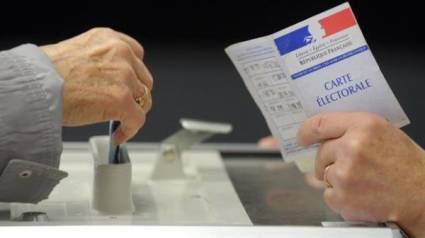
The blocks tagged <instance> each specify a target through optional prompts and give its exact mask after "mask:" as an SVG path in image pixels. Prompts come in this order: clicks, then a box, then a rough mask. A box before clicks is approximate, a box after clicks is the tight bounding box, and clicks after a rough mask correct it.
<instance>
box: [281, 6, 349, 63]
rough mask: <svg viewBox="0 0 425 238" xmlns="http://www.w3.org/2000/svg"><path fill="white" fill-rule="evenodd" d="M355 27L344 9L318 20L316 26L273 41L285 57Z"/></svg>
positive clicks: (347, 11)
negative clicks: (317, 40) (317, 41)
mask: <svg viewBox="0 0 425 238" xmlns="http://www.w3.org/2000/svg"><path fill="white" fill-rule="evenodd" d="M355 25H357V22H356V19H355V17H354V15H353V12H352V11H351V8H346V9H344V10H341V11H339V12H337V13H334V14H332V15H329V16H327V17H325V18H322V19H320V20H319V21H318V23H317V24H311V25H307V26H304V27H301V28H299V29H297V30H295V31H292V32H290V33H288V34H286V35H283V36H281V37H279V38H276V39H275V40H274V41H275V44H276V46H277V48H278V50H279V53H280V55H285V54H288V53H290V52H292V51H294V50H297V49H299V48H302V47H304V46H306V45H309V44H311V43H313V42H315V40H316V39H320V38H326V37H328V36H331V35H333V34H335V33H338V32H340V31H342V30H345V29H347V28H350V27H352V26H355Z"/></svg>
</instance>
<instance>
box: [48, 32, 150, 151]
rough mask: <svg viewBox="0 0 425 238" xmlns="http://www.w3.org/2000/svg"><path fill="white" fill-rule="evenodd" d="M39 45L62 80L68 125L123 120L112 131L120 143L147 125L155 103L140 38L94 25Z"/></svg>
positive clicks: (64, 113)
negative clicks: (67, 37)
mask: <svg viewBox="0 0 425 238" xmlns="http://www.w3.org/2000/svg"><path fill="white" fill-rule="evenodd" d="M41 49H43V50H44V51H45V53H46V54H47V55H48V56H49V58H50V59H51V60H52V62H53V64H54V66H55V68H56V70H57V71H58V73H59V74H60V75H61V76H62V78H63V79H64V93H63V124H64V126H79V125H86V124H93V123H97V122H104V121H108V120H117V121H120V122H121V125H120V127H119V128H118V129H117V130H116V131H115V133H114V135H113V140H114V142H115V143H116V144H120V143H123V142H125V141H126V140H128V139H130V138H131V137H133V136H134V135H135V134H136V133H137V131H138V130H139V129H140V128H141V127H142V126H143V124H144V122H145V114H146V113H147V112H148V111H149V110H150V107H151V104H152V103H151V98H150V90H151V89H152V84H153V80H152V76H151V74H150V73H149V71H148V70H147V68H146V66H145V65H144V64H143V61H142V59H143V48H142V46H141V45H140V44H139V43H138V42H137V41H136V40H134V39H133V38H131V37H129V36H127V35H125V34H123V33H120V32H117V31H114V30H112V29H108V28H95V29H92V30H90V31H88V32H85V33H83V34H81V35H79V36H76V37H74V38H71V39H69V40H65V41H62V42H59V43H57V44H53V45H47V46H43V47H41ZM137 98H138V99H142V101H143V103H140V104H142V105H139V104H138V103H136V100H135V99H137Z"/></svg>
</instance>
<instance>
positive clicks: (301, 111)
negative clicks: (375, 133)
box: [226, 3, 409, 161]
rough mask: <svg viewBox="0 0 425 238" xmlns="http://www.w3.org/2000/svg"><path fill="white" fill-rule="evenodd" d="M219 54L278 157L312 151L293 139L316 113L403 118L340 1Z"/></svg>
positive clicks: (398, 120) (401, 122) (298, 156)
mask: <svg viewBox="0 0 425 238" xmlns="http://www.w3.org/2000/svg"><path fill="white" fill-rule="evenodd" d="M226 53H227V54H228V55H229V57H230V58H231V60H232V62H233V64H234V65H235V66H236V68H237V70H238V72H239V74H240V75H241V76H242V79H243V81H244V83H245V84H246V86H247V88H248V90H249V92H250V93H251V95H252V97H253V98H254V100H255V102H256V104H257V105H258V106H259V108H260V110H261V112H262V113H263V115H264V117H265V119H266V121H267V124H268V126H269V128H270V130H271V132H272V134H273V136H274V137H275V138H276V139H277V140H278V141H279V145H280V149H281V151H282V155H283V158H284V159H285V160H286V161H292V160H297V159H303V158H314V157H315V153H316V151H317V146H312V147H309V148H302V147H300V146H298V145H297V143H296V134H297V131H298V128H299V127H300V125H301V124H302V122H303V121H305V120H306V119H307V118H308V117H310V116H313V115H315V114H317V113H320V112H330V111H340V112H342V111H364V112H371V113H376V114H379V115H381V116H382V117H385V118H386V119H388V120H389V121H390V122H391V123H393V124H394V125H396V126H398V127H402V126H404V125H407V124H409V119H408V118H407V116H406V114H405V113H404V111H403V109H402V108H401V106H400V104H399V103H398V101H397V99H396V98H395V96H394V94H393V93H392V91H391V89H390V87H389V86H388V84H387V82H386V80H385V78H384V76H383V75H382V72H381V70H380V69H379V66H378V64H377V62H376V61H375V58H374V57H373V55H372V52H371V51H370V49H369V46H368V45H367V43H366V40H365V39H364V36H363V34H362V32H361V30H360V27H359V25H358V23H357V21H356V19H355V17H354V14H353V12H352V10H351V7H350V5H349V4H348V3H345V4H342V5H340V6H337V7H335V8H333V9H330V10H328V11H326V12H323V13H321V14H319V15H316V16H314V17H311V18H309V19H307V20H305V21H303V22H300V23H298V24H296V25H293V26H291V27H288V28H286V29H283V30H281V31H279V32H277V33H274V34H272V35H269V36H265V37H261V38H257V39H254V40H249V41H245V42H241V43H237V44H234V45H232V46H230V47H228V48H226Z"/></svg>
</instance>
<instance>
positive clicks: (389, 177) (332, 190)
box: [298, 113, 425, 237]
mask: <svg viewBox="0 0 425 238" xmlns="http://www.w3.org/2000/svg"><path fill="white" fill-rule="evenodd" d="M298 143H299V144H300V145H303V146H308V145H311V144H315V143H320V148H319V151H318V153H317V157H316V166H315V167H316V170H315V173H316V177H317V178H318V179H320V180H325V182H327V183H329V185H330V186H328V187H327V188H326V190H325V192H324V199H325V202H326V203H327V204H328V206H329V207H330V208H331V209H332V210H334V211H335V212H337V213H339V214H340V215H341V216H342V217H343V218H345V219H346V220H351V221H372V222H386V221H393V222H396V223H398V224H399V225H400V226H401V227H402V228H404V229H405V230H406V231H407V232H408V233H410V235H412V236H413V237H425V229H424V227H425V152H424V150H423V149H421V148H420V147H419V146H417V145H416V144H415V143H414V142H412V141H411V140H410V139H409V137H408V136H407V135H406V134H404V133H403V132H402V131H401V130H399V129H397V128H395V127H394V126H392V125H391V124H390V123H389V122H387V121H386V120H384V119H383V118H381V117H378V116H376V115H373V114H368V113H323V114H319V115H316V116H313V117H312V118H310V119H309V120H307V121H306V122H305V123H304V124H303V125H302V127H301V128H300V130H299V131H298ZM325 173H326V174H325Z"/></svg>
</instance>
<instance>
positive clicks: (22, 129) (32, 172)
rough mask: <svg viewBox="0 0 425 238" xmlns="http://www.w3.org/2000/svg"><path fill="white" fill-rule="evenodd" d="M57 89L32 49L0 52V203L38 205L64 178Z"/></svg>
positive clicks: (59, 83) (58, 82)
mask: <svg viewBox="0 0 425 238" xmlns="http://www.w3.org/2000/svg"><path fill="white" fill-rule="evenodd" d="M62 90H63V80H62V78H61V77H60V76H59V75H58V74H57V72H56V71H55V69H54V66H53V65H52V63H51V62H50V60H49V58H48V57H47V55H45V54H44V52H43V51H42V50H41V49H40V48H38V47H37V46H35V45H30V44H27V45H22V46H19V47H17V48H14V49H11V50H8V51H2V52H0V202H25V203H37V202H39V201H41V200H43V199H46V198H47V197H48V196H49V194H50V192H51V191H52V189H53V188H54V187H55V186H56V185H57V184H58V183H59V181H60V180H61V179H62V178H64V177H66V176H67V173H65V172H63V171H61V170H58V167H59V158H60V155H61V153H62Z"/></svg>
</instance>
